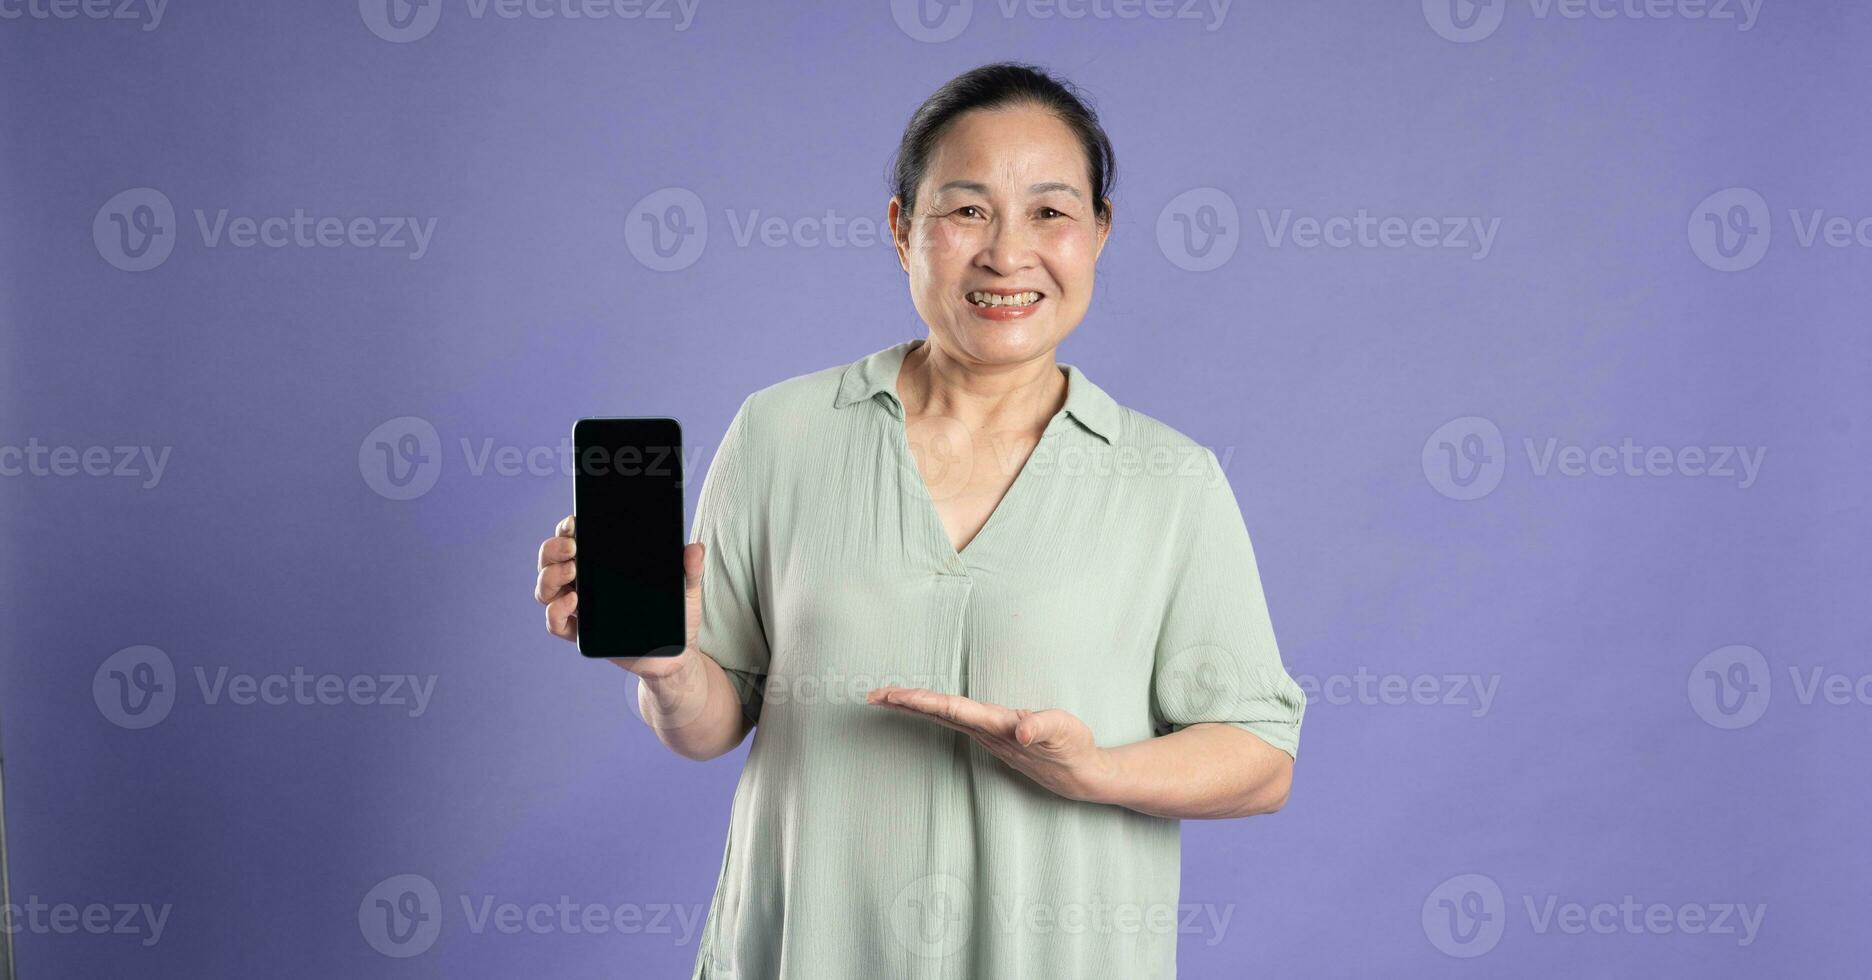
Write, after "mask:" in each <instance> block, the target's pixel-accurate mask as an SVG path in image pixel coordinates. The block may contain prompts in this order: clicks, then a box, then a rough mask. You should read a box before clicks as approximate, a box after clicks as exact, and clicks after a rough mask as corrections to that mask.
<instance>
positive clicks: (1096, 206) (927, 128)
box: [891, 61, 1116, 221]
mask: <svg viewBox="0 0 1872 980" xmlns="http://www.w3.org/2000/svg"><path fill="white" fill-rule="evenodd" d="M1022 105H1031V106H1037V107H1039V108H1042V109H1045V110H1047V111H1049V112H1051V113H1053V115H1055V116H1057V117H1058V118H1059V120H1060V121H1061V122H1063V123H1065V124H1066V125H1067V127H1068V128H1070V129H1071V130H1072V131H1073V134H1074V135H1075V136H1077V137H1078V138H1079V145H1080V147H1081V148H1083V149H1084V150H1085V157H1086V170H1087V171H1088V172H1089V173H1090V174H1091V177H1092V209H1093V213H1094V214H1096V215H1097V216H1098V218H1099V220H1100V221H1105V220H1108V219H1109V218H1110V217H1111V209H1110V208H1109V207H1108V206H1107V204H1106V195H1107V194H1108V193H1109V191H1110V188H1111V185H1112V182H1113V180H1114V179H1115V178H1114V175H1115V171H1116V161H1115V160H1114V159H1113V158H1112V145H1111V139H1110V138H1109V137H1107V136H1106V135H1105V129H1104V127H1102V126H1100V125H1099V121H1098V113H1097V112H1095V111H1093V109H1092V107H1091V105H1089V104H1088V101H1087V99H1085V98H1084V97H1082V96H1081V95H1080V92H1079V90H1078V89H1077V88H1076V87H1074V85H1073V84H1072V83H1071V82H1068V81H1066V80H1064V79H1061V78H1055V77H1054V76H1052V75H1050V74H1048V73H1047V72H1046V70H1045V69H1042V68H1039V67H1036V66H1034V65H1023V64H1020V63H1017V62H1012V61H1003V62H997V63H995V64H991V65H983V66H981V67H980V68H975V69H971V70H969V71H966V72H963V73H962V74H960V75H957V76H956V77H954V78H952V79H950V80H949V82H948V84H946V85H944V86H943V87H942V88H939V89H937V90H936V94H934V95H932V96H930V97H929V98H928V99H926V100H924V102H923V104H922V105H921V106H918V107H917V111H916V114H915V115H913V116H911V117H910V124H909V125H908V126H905V127H904V134H903V142H902V143H899V144H898V146H897V158H896V160H895V162H894V163H893V164H892V166H891V188H892V190H893V191H894V192H895V193H896V195H897V198H898V200H900V201H902V202H903V213H904V215H905V216H906V217H908V216H909V215H910V214H912V213H913V212H914V211H915V209H916V189H917V185H918V184H920V183H922V182H923V173H924V171H925V170H927V169H928V168H929V158H930V154H931V153H933V152H934V151H935V149H936V143H937V141H938V140H940V139H942V135H943V132H944V131H945V130H947V129H948V128H949V124H950V123H953V122H955V120H956V117H958V116H960V115H962V114H963V113H965V112H969V111H971V110H975V109H1000V108H1007V107H1012V106H1022Z"/></svg>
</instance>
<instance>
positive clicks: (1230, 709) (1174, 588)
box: [1151, 448, 1306, 756]
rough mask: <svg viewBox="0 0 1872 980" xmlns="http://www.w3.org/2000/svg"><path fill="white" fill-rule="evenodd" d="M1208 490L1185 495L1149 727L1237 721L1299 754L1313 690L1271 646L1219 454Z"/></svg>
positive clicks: (1164, 729) (1209, 455)
mask: <svg viewBox="0 0 1872 980" xmlns="http://www.w3.org/2000/svg"><path fill="white" fill-rule="evenodd" d="M1203 452H1204V454H1205V457H1206V462H1207V466H1208V469H1207V471H1206V473H1205V474H1204V476H1203V478H1202V481H1201V486H1200V487H1199V488H1197V489H1195V490H1193V491H1190V492H1187V493H1184V494H1180V495H1179V496H1180V499H1181V500H1183V501H1184V502H1185V503H1183V504H1182V506H1183V507H1184V508H1185V512H1184V513H1182V514H1179V515H1178V518H1177V520H1175V521H1173V522H1172V523H1171V526H1172V527H1173V528H1174V529H1175V531H1174V533H1173V541H1174V547H1175V549H1176V554H1175V559H1174V562H1175V563H1174V565H1173V567H1172V569H1171V572H1170V581H1171V585H1170V589H1169V594H1168V597H1167V599H1166V602H1165V605H1164V612H1163V622H1162V624H1161V625H1160V627H1159V630H1158V635H1157V648H1156V661H1155V666H1154V670H1153V672H1152V679H1151V707H1152V714H1153V718H1152V724H1153V727H1154V729H1155V731H1157V732H1158V733H1159V734H1168V733H1170V732H1174V731H1177V730H1180V729H1182V728H1185V727H1188V726H1190V725H1195V724H1200V723H1203V722H1220V723H1223V724H1228V725H1233V726H1235V727H1236V728H1240V729H1243V730H1244V731H1247V732H1250V733H1252V734H1254V735H1257V736H1259V737H1260V738H1261V739H1262V740H1263V741H1265V742H1267V743H1268V744H1269V745H1272V746H1274V747H1275V748H1277V749H1280V750H1281V751H1283V752H1286V753H1287V754H1288V755H1290V756H1297V752H1298V748H1299V743H1300V717H1301V715H1302V713H1303V712H1304V711H1305V709H1306V695H1305V693H1304V692H1302V691H1301V689H1300V686H1299V685H1298V684H1296V683H1294V680H1293V678H1292V677H1290V676H1288V674H1287V670H1286V668H1285V667H1283V666H1282V664H1281V659H1280V651H1279V649H1278V648H1277V647H1276V646H1275V643H1274V626H1273V623H1272V622H1271V620H1270V619H1269V617H1268V608H1267V599H1266V597H1265V596H1264V595H1263V594H1262V592H1261V575H1260V570H1259V568H1258V567H1257V566H1256V564H1255V556H1254V548H1253V546H1252V545H1251V544H1250V542H1249V540H1248V528H1247V525H1246V524H1245V523H1244V522H1243V520H1242V514H1241V507H1240V505H1239V504H1237V503H1236V501H1235V492H1234V490H1233V489H1232V488H1231V487H1230V486H1229V482H1228V478H1227V476H1226V475H1225V474H1224V473H1223V471H1222V467H1221V465H1220V464H1219V463H1218V462H1217V461H1216V457H1215V453H1214V452H1212V451H1210V450H1208V449H1206V448H1205V449H1204V450H1203Z"/></svg>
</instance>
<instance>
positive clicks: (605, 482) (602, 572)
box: [572, 418, 685, 657]
mask: <svg viewBox="0 0 1872 980" xmlns="http://www.w3.org/2000/svg"><path fill="white" fill-rule="evenodd" d="M572 454H573V462H572V473H573V476H572V498H573V499H572V515H573V517H574V521H573V523H574V524H575V525H576V526H575V527H574V532H575V533H576V534H577V535H578V552H577V557H576V558H575V559H574V560H575V561H576V562H577V563H578V574H577V577H576V581H574V582H573V588H574V589H576V590H577V591H578V648H579V653H581V654H584V655H585V656H587V657H673V656H676V655H677V654H680V653H682V651H683V645H684V639H685V637H684V634H683V568H682V551H683V472H682V425H681V424H680V423H678V422H677V421H676V420H675V419H672V418H590V419H579V420H578V421H577V422H576V423H574V424H573V426H572Z"/></svg>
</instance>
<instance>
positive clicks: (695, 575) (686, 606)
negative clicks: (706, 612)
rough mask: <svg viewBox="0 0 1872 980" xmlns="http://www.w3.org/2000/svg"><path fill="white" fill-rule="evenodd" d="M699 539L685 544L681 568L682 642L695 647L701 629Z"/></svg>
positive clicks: (700, 558) (689, 646) (700, 555)
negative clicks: (693, 542)
mask: <svg viewBox="0 0 1872 980" xmlns="http://www.w3.org/2000/svg"><path fill="white" fill-rule="evenodd" d="M703 551H704V548H703V545H702V543H701V542H700V541H698V542H696V543H695V544H691V545H687V546H685V547H684V548H683V552H682V570H683V644H684V646H685V647H686V648H688V649H691V650H693V649H695V645H696V634H697V633H699V632H700V631H701V629H702V558H703Z"/></svg>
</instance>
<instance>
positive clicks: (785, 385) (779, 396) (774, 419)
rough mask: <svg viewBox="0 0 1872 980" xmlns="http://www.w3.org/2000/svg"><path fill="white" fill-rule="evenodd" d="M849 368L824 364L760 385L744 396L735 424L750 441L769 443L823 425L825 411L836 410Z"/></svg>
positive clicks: (762, 443) (775, 443) (784, 440)
mask: <svg viewBox="0 0 1872 980" xmlns="http://www.w3.org/2000/svg"><path fill="white" fill-rule="evenodd" d="M845 368H846V365H843V364H839V365H834V366H832V367H827V368H821V369H819V370H816V371H810V372H808V373H806V374H797V375H794V376H793V377H790V378H787V379H785V380H782V381H776V382H774V383H773V384H770V385H768V386H766V387H765V388H759V389H756V390H755V391H753V392H752V393H750V394H749V395H748V396H747V397H746V398H745V399H743V400H742V402H741V408H740V409H739V410H738V411H737V412H736V413H735V425H737V426H738V427H740V429H741V431H742V432H744V433H746V435H747V438H748V440H749V442H750V443H752V444H755V445H766V446H771V445H779V444H783V443H785V442H788V441H793V440H796V439H798V438H799V437H801V436H804V435H806V434H808V433H810V432H813V431H816V430H820V429H822V428H823V426H824V424H825V419H824V415H825V414H826V413H829V412H832V411H834V409H833V407H832V399H833V397H834V396H835V395H837V393H838V386H839V378H840V376H841V375H842V374H843V373H844V371H845Z"/></svg>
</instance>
